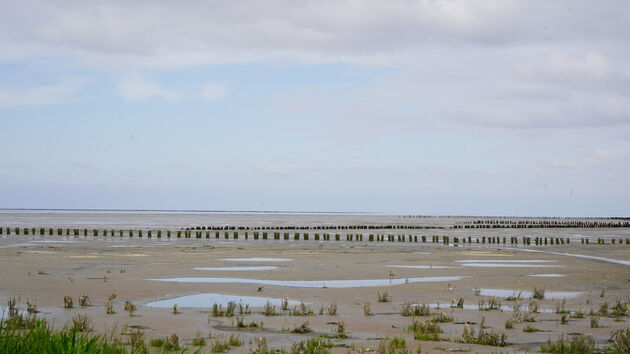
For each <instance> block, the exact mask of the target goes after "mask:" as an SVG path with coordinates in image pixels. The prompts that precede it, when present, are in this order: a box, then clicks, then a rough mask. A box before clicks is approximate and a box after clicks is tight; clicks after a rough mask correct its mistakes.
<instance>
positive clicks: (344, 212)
mask: <svg viewBox="0 0 630 354" xmlns="http://www.w3.org/2000/svg"><path fill="white" fill-rule="evenodd" d="M6 211H18V212H19V211H35V212H42V211H50V212H105V213H122V212H124V213H147V212H155V213H182V214H187V213H190V214H200V213H201V214H287V215H373V216H400V217H417V218H493V219H498V218H500V219H518V218H522V219H613V220H617V219H621V220H625V219H630V216H518V215H430V214H408V213H384V212H367V211H287V210H203V209H93V208H86V209H78V208H0V212H6Z"/></svg>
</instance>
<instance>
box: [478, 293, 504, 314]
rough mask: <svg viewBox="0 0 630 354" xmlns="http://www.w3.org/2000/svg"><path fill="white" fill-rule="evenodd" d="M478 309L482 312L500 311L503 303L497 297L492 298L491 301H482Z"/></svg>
mask: <svg viewBox="0 0 630 354" xmlns="http://www.w3.org/2000/svg"><path fill="white" fill-rule="evenodd" d="M478 308H479V310H480V311H491V310H500V309H501V301H500V300H499V298H497V297H496V296H494V297H491V298H490V299H482V300H481V301H479V303H478Z"/></svg>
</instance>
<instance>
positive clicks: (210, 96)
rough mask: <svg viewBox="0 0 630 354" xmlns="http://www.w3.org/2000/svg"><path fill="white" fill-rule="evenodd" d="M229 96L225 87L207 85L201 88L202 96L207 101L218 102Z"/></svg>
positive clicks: (216, 84) (214, 84)
mask: <svg viewBox="0 0 630 354" xmlns="http://www.w3.org/2000/svg"><path fill="white" fill-rule="evenodd" d="M226 94H227V89H226V88H225V85H223V84H218V83H207V84H205V85H203V86H202V87H201V96H202V97H203V98H205V99H206V100H216V99H218V98H221V97H223V96H225V95H226Z"/></svg>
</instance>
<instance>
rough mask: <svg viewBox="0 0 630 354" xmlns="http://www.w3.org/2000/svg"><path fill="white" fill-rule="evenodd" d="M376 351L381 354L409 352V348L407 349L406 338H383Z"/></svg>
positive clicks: (406, 353) (405, 353)
mask: <svg viewBox="0 0 630 354" xmlns="http://www.w3.org/2000/svg"><path fill="white" fill-rule="evenodd" d="M376 352H377V353H379V354H408V353H409V350H407V342H406V341H405V338H401V337H394V338H391V339H383V340H381V341H380V342H379V343H378V349H376Z"/></svg>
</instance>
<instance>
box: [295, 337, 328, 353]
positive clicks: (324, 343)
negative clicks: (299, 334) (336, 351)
mask: <svg viewBox="0 0 630 354" xmlns="http://www.w3.org/2000/svg"><path fill="white" fill-rule="evenodd" d="M332 346H333V343H332V341H331V340H330V339H327V338H324V337H315V338H311V339H309V340H307V341H306V342H303V341H300V342H297V343H295V344H293V345H292V346H291V349H290V350H289V353H290V354H302V353H313V354H315V353H317V354H328V353H330V350H329V349H330V348H332Z"/></svg>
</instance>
